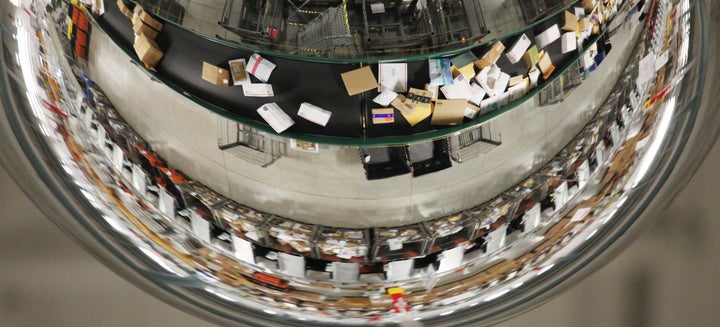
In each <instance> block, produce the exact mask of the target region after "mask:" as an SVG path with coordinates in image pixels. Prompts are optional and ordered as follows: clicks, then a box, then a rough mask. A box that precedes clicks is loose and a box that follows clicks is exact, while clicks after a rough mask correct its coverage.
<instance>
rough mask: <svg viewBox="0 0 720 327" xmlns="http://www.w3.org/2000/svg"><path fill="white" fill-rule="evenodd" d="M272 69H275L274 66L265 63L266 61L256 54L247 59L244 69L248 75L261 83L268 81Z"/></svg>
mask: <svg viewBox="0 0 720 327" xmlns="http://www.w3.org/2000/svg"><path fill="white" fill-rule="evenodd" d="M273 69H275V64H273V63H271V62H269V61H267V59H265V58H263V57H262V56H260V55H259V54H257V53H256V54H253V55H252V56H251V57H250V59H248V63H247V67H245V70H246V71H247V72H248V73H250V74H253V76H255V77H257V78H258V79H259V80H261V81H263V82H267V81H268V80H269V79H270V74H271V73H272V71H273Z"/></svg>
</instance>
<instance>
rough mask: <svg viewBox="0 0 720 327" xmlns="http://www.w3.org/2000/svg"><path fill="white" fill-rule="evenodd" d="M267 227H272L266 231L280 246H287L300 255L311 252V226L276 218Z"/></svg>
mask: <svg viewBox="0 0 720 327" xmlns="http://www.w3.org/2000/svg"><path fill="white" fill-rule="evenodd" d="M268 226H272V227H270V230H269V231H268V234H269V236H271V237H273V238H275V241H277V242H278V243H280V244H281V245H289V246H290V247H292V248H293V249H294V250H295V251H297V252H300V253H307V252H312V236H313V227H312V226H311V225H306V224H302V223H296V222H294V221H290V220H282V219H280V218H276V219H274V220H272V221H271V222H270V223H269V224H268Z"/></svg>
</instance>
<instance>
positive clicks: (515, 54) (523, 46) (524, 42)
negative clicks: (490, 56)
mask: <svg viewBox="0 0 720 327" xmlns="http://www.w3.org/2000/svg"><path fill="white" fill-rule="evenodd" d="M531 43H532V42H530V39H529V38H528V37H527V35H525V34H523V35H522V36H520V38H519V39H517V41H515V43H514V44H513V46H512V47H510V51H508V52H507V53H506V54H505V56H506V57H507V58H508V60H510V63H511V64H514V63H517V62H518V61H520V59H521V58H522V56H523V54H525V51H527V49H528V48H529V47H530V44H531Z"/></svg>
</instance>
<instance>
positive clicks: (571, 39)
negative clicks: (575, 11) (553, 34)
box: [560, 32, 577, 54]
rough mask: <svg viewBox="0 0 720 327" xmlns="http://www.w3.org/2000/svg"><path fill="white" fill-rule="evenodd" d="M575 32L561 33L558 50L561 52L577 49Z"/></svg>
mask: <svg viewBox="0 0 720 327" xmlns="http://www.w3.org/2000/svg"><path fill="white" fill-rule="evenodd" d="M576 35H577V34H576V33H575V32H567V33H564V34H563V35H562V39H561V40H560V52H562V53H563V54H565V53H568V52H572V51H575V50H577V36H576Z"/></svg>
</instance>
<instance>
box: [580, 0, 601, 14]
mask: <svg viewBox="0 0 720 327" xmlns="http://www.w3.org/2000/svg"><path fill="white" fill-rule="evenodd" d="M596 2H597V0H583V1H582V6H583V9H585V11H586V12H591V11H593V9H595V3H596Z"/></svg>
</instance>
